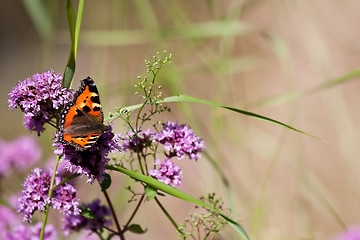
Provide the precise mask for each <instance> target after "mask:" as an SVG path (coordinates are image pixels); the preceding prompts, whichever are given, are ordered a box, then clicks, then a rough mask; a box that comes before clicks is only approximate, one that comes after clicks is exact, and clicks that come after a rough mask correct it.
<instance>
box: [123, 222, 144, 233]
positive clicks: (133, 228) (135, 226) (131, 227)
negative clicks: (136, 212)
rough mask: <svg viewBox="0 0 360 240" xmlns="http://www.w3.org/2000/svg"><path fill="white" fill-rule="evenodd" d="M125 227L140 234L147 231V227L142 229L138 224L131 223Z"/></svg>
mask: <svg viewBox="0 0 360 240" xmlns="http://www.w3.org/2000/svg"><path fill="white" fill-rule="evenodd" d="M127 229H128V230H129V231H130V232H133V233H138V234H142V233H145V232H146V231H147V229H145V230H143V229H142V228H141V226H140V225H139V224H131V225H130V226H129V227H128V228H127Z"/></svg>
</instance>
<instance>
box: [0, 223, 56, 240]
mask: <svg viewBox="0 0 360 240" xmlns="http://www.w3.org/2000/svg"><path fill="white" fill-rule="evenodd" d="M41 227H42V223H41V222H39V223H37V224H35V225H24V224H20V225H19V224H18V225H17V226H15V227H14V228H13V229H12V231H4V232H2V235H3V236H2V239H4V240H18V239H22V240H36V239H39V238H40V233H41ZM56 239H57V233H56V230H55V228H54V226H52V225H51V224H47V225H46V228H45V232H44V240H56Z"/></svg>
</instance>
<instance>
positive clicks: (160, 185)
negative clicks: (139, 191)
mask: <svg viewBox="0 0 360 240" xmlns="http://www.w3.org/2000/svg"><path fill="white" fill-rule="evenodd" d="M106 169H109V170H114V171H117V172H121V173H124V174H126V175H128V176H129V177H131V178H133V179H135V180H138V181H141V182H143V183H146V184H147V185H149V186H150V187H152V188H155V189H158V190H160V191H162V192H165V193H167V194H169V195H172V196H174V197H177V198H179V199H182V200H184V201H187V202H191V203H194V204H196V205H199V206H201V207H204V208H206V209H208V210H210V211H212V212H215V213H218V214H219V215H221V216H222V217H223V218H224V219H225V220H226V221H227V222H228V223H229V224H230V225H231V226H232V227H233V228H234V229H235V230H236V231H237V232H238V233H239V234H240V236H241V237H242V238H243V239H246V240H248V239H249V237H248V235H247V233H246V231H245V230H244V229H243V227H242V226H241V225H240V224H239V223H237V222H236V221H234V220H232V219H231V218H229V217H228V216H226V215H225V214H223V213H222V212H220V211H219V210H217V209H215V208H213V207H211V206H210V205H208V204H206V203H204V202H203V201H200V200H199V199H197V198H195V197H193V196H190V195H189V194H187V193H184V192H182V191H180V190H178V189H176V188H173V187H171V186H169V185H167V184H165V183H163V182H160V181H158V180H156V179H154V178H152V177H149V176H146V175H143V174H140V173H137V172H133V171H130V170H128V169H125V168H121V167H115V166H106Z"/></svg>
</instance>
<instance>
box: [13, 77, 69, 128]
mask: <svg viewBox="0 0 360 240" xmlns="http://www.w3.org/2000/svg"><path fill="white" fill-rule="evenodd" d="M61 82H62V76H61V74H60V73H54V72H53V71H45V72H43V73H41V74H39V73H37V74H35V75H34V76H32V78H27V79H25V80H24V81H22V82H19V83H18V85H16V86H15V87H13V90H12V91H11V92H10V93H9V97H10V98H9V100H8V103H9V108H11V109H12V110H14V109H15V108H20V109H21V111H23V112H24V113H25V117H24V124H25V127H26V128H27V129H29V130H31V131H36V132H37V133H38V135H40V133H41V132H42V131H44V127H43V125H44V124H45V123H49V122H50V121H51V120H52V119H53V118H54V117H55V116H56V112H57V110H58V109H59V108H60V107H61V106H62V105H64V104H66V103H67V102H68V101H69V100H70V97H71V94H70V93H71V90H69V89H67V88H62V87H61Z"/></svg>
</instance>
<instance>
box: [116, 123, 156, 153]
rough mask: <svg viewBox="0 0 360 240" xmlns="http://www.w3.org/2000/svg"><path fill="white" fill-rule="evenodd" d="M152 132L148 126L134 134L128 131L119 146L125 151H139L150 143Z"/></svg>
mask: <svg viewBox="0 0 360 240" xmlns="http://www.w3.org/2000/svg"><path fill="white" fill-rule="evenodd" d="M153 135H154V133H153V132H152V131H151V129H150V128H149V129H148V130H147V131H146V132H145V131H138V132H137V133H136V134H135V133H134V132H133V131H130V132H128V133H127V134H126V137H125V139H124V143H123V144H121V146H122V147H123V148H124V149H125V151H127V150H130V151H133V152H141V151H142V150H143V149H144V148H145V147H147V146H149V145H151V143H152V137H153Z"/></svg>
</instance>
